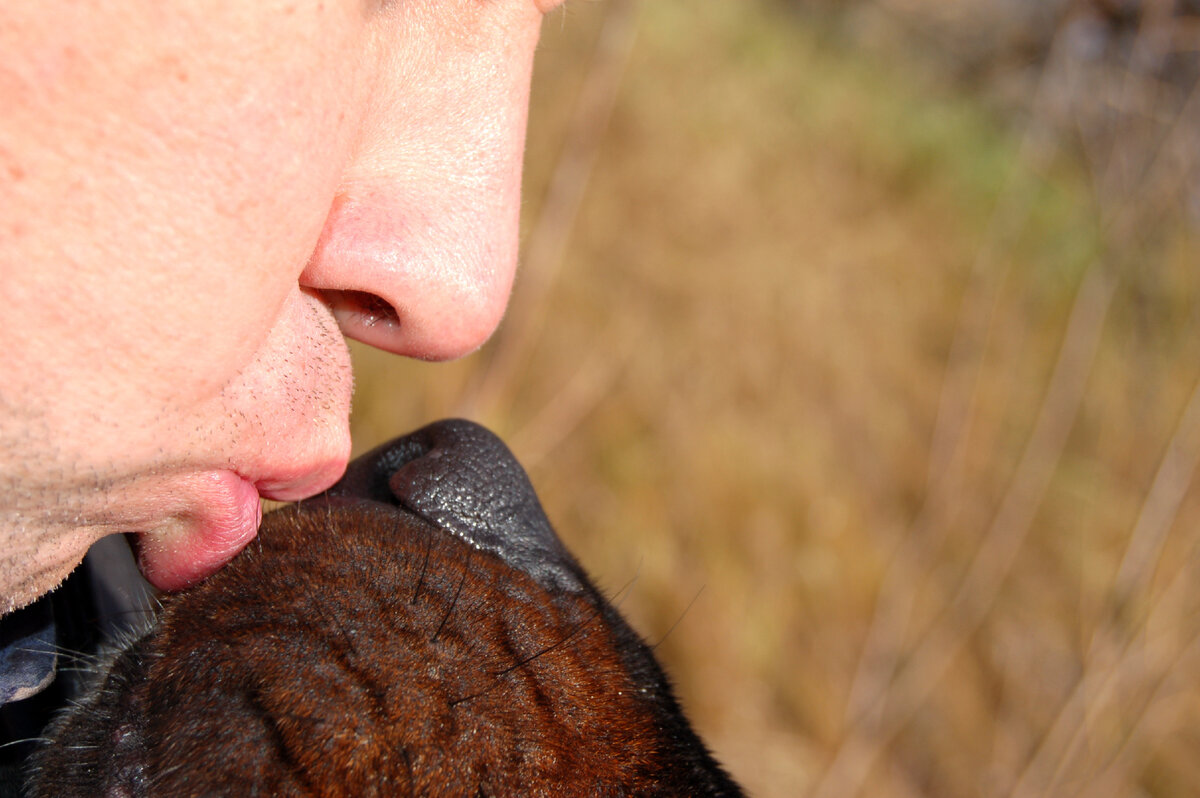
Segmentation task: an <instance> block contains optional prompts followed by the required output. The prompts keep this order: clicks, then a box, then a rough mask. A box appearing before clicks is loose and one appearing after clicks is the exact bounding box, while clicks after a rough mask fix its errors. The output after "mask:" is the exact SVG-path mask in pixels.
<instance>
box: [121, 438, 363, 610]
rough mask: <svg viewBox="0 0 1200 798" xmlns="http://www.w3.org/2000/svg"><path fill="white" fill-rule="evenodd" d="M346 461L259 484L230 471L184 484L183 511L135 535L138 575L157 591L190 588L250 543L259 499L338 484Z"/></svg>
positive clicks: (255, 530) (301, 495)
mask: <svg viewBox="0 0 1200 798" xmlns="http://www.w3.org/2000/svg"><path fill="white" fill-rule="evenodd" d="M345 463H346V460H345V458H338V459H335V460H330V461H328V462H327V463H325V464H322V465H320V466H315V467H311V468H298V469H294V470H293V471H292V472H291V473H287V474H279V473H276V474H273V475H272V476H271V477H269V478H265V479H262V480H258V481H251V480H250V479H248V478H246V477H243V476H241V475H240V474H237V473H236V472H234V471H229V470H218V471H213V472H209V473H206V474H202V475H199V476H198V477H197V478H196V479H195V480H194V481H193V482H192V484H191V485H189V490H188V493H189V494H190V496H189V499H188V503H187V504H188V509H186V510H184V511H182V512H179V513H177V514H175V515H174V517H173V518H172V520H171V522H170V523H169V524H167V525H166V528H165V529H163V530H159V531H156V532H152V533H148V534H143V535H141V536H139V540H138V544H137V549H138V565H139V567H140V568H141V570H142V574H143V575H144V576H145V577H146V579H147V580H149V581H150V583H151V584H153V585H154V586H155V587H157V588H158V589H160V590H167V591H171V590H179V589H182V588H185V587H187V586H189V585H192V584H195V583H196V582H198V581H200V580H201V579H204V578H205V577H207V576H209V575H210V574H212V573H214V572H215V571H217V570H218V569H219V568H221V566H223V565H225V563H227V562H229V560H231V559H233V557H234V556H235V555H237V553H238V552H240V551H241V550H242V549H243V548H245V546H246V544H247V543H249V542H250V541H251V540H253V539H254V536H255V535H256V534H257V533H258V526H259V524H260V523H261V522H262V504H261V502H260V501H259V500H260V498H266V499H272V500H277V501H292V500H294V499H300V498H304V497H306V496H311V495H312V494H314V493H319V492H321V491H323V490H325V489H326V488H328V487H329V486H330V485H332V484H334V483H335V482H337V480H338V478H339V477H340V476H341V475H342V472H343V471H344V470H345Z"/></svg>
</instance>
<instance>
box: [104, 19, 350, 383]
mask: <svg viewBox="0 0 1200 798" xmlns="http://www.w3.org/2000/svg"><path fill="white" fill-rule="evenodd" d="M329 5H330V6H334V7H336V6H339V5H344V4H329ZM321 7H322V8H323V7H324V6H321ZM313 8H316V5H315V4H314V5H313ZM312 13H316V12H312ZM335 22H336V24H330V25H329V29H330V32H329V33H328V34H327V35H325V36H323V37H318V35H317V34H316V33H314V32H312V31H308V27H316V26H317V25H318V24H319V23H318V21H316V20H313V21H311V22H310V23H309V24H308V26H300V28H299V30H297V29H290V30H288V31H286V32H277V33H275V34H273V35H267V33H266V32H264V31H257V32H254V34H253V35H251V34H250V33H244V36H245V38H246V39H247V40H249V41H252V42H253V43H254V45H255V47H253V48H247V49H246V51H245V52H242V53H239V54H236V55H234V54H232V53H230V52H221V51H219V50H215V49H208V50H205V49H204V48H203V47H198V46H189V47H188V48H187V49H185V48H184V47H183V46H182V45H181V46H180V48H179V49H178V51H177V50H174V49H170V48H167V49H166V50H165V51H164V52H163V53H160V54H159V56H158V58H157V62H156V68H155V69H154V70H153V72H154V74H157V75H161V76H163V77H162V79H161V80H159V81H158V82H156V83H155V84H154V85H153V86H152V87H150V88H149V89H148V90H146V91H144V92H142V93H140V94H139V101H137V102H135V101H134V100H133V99H132V98H127V99H128V103H132V104H126V105H125V106H123V107H126V108H127V114H126V115H125V120H126V121H127V124H126V125H125V128H124V130H123V131H122V139H121V140H120V141H115V142H109V144H110V145H111V146H110V147H109V153H110V155H111V156H112V162H113V163H115V164H117V165H118V166H117V168H116V169H114V171H115V172H118V174H116V175H114V179H113V181H112V183H111V184H110V186H109V188H108V191H106V192H105V193H106V195H107V197H108V199H109V200H110V201H109V202H108V203H106V205H105V207H103V208H100V209H98V210H99V213H100V214H101V215H107V216H108V218H109V220H108V222H107V223H106V224H104V225H102V226H101V229H103V230H105V231H106V238H107V240H105V241H103V242H102V246H103V247H104V250H105V252H104V253H103V255H102V257H101V258H99V259H98V260H105V261H108V262H110V263H114V262H116V263H119V262H120V261H121V258H120V254H121V253H131V254H132V255H133V259H132V262H131V263H130V265H129V266H128V268H127V269H126V271H127V276H126V279H124V280H120V279H119V278H118V279H117V280H114V279H113V277H114V274H113V272H111V271H109V272H108V274H107V276H106V278H105V280H104V282H103V284H102V285H99V286H97V290H96V292H95V293H96V295H97V296H100V297H106V296H112V295H113V284H114V282H115V283H118V284H121V285H123V286H124V296H123V300H124V301H123V302H117V303H110V304H109V306H108V307H107V308H105V307H104V306H103V305H101V304H99V303H97V305H96V306H95V307H96V312H98V313H99V314H101V315H102V316H103V315H107V316H108V318H107V319H105V320H101V322H100V324H101V326H102V328H104V329H109V330H112V331H114V333H116V334H118V335H120V334H121V333H122V332H123V333H124V337H123V340H117V341H115V342H114V347H115V348H116V349H118V350H123V351H125V352H128V353H129V355H130V357H131V360H132V361H133V362H136V363H139V364H143V365H144V366H145V367H146V368H145V371H146V374H147V375H148V376H151V375H158V376H159V377H160V380H159V385H160V387H161V389H162V390H163V391H164V392H167V394H164V395H163V396H162V397H161V398H167V399H174V400H177V401H188V400H197V401H199V400H203V399H205V398H207V397H208V396H210V395H211V394H212V393H213V392H215V391H218V390H220V389H221V387H222V386H223V384H224V383H225V382H226V381H227V380H228V379H229V377H230V375H232V374H236V373H237V372H238V371H240V370H241V369H242V368H244V367H245V365H246V364H247V363H248V361H249V360H250V359H251V358H252V357H253V356H254V355H255V354H256V352H257V351H258V350H259V348H260V347H261V346H262V345H263V344H264V342H265V340H266V337H267V335H268V334H269V332H270V330H271V329H272V327H273V326H274V325H276V324H277V323H278V322H279V319H280V316H281V314H282V312H283V305H284V302H285V300H286V298H287V297H288V295H289V293H290V292H292V291H294V290H295V287H296V281H297V277H298V276H299V274H300V273H301V271H302V270H303V268H304V265H305V263H306V261H307V259H308V257H309V255H310V254H311V252H312V249H313V247H314V245H315V242H316V240H317V238H318V236H319V234H320V230H321V228H322V224H323V220H324V217H325V215H326V213H327V211H328V208H329V203H330V201H331V199H332V197H333V195H334V194H335V192H336V190H337V185H338V181H339V178H340V175H341V173H342V171H343V170H344V168H345V165H346V163H347V161H348V160H349V158H350V157H351V155H352V151H353V147H354V136H355V131H356V130H357V127H358V124H359V121H360V120H359V115H360V113H361V110H360V109H361V108H362V107H363V105H364V104H365V100H364V98H365V96H366V92H367V88H368V87H367V86H366V81H365V74H366V73H367V72H368V70H367V69H366V66H367V64H366V62H367V61H368V60H369V57H370V53H369V49H365V48H364V47H363V46H362V39H363V37H362V36H360V35H359V34H361V31H359V30H357V29H356V28H355V25H354V24H352V22H353V21H348V20H337V21H335ZM228 24H230V23H228V21H226V22H224V23H222V25H228ZM214 25H216V23H214ZM232 29H235V30H236V29H237V28H232ZM339 31H340V32H341V33H342V35H341V36H340V38H338V37H337V34H338V32H339ZM318 39H319V41H318ZM235 43H236V42H235ZM180 53H189V54H193V53H194V54H195V55H190V56H189V57H184V56H182V55H181V54H180ZM168 64H169V65H170V68H169V69H168V68H167V65H168ZM122 177H124V178H125V179H124V180H122V179H121V178H122ZM90 221H93V222H94V218H93V219H92V220H90ZM90 229H92V230H95V229H96V225H95V224H92V225H90ZM172 392H174V393H175V394H176V395H175V396H171V395H169V394H170V393H172ZM186 394H190V396H189V395H186Z"/></svg>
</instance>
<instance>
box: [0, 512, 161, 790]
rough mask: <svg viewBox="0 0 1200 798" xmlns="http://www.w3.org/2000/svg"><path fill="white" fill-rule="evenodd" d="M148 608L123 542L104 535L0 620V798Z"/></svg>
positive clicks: (147, 591) (148, 593) (149, 596)
mask: <svg viewBox="0 0 1200 798" xmlns="http://www.w3.org/2000/svg"><path fill="white" fill-rule="evenodd" d="M154 601H155V599H154V590H153V588H151V587H150V585H149V584H148V583H147V582H146V581H145V580H144V579H143V578H142V576H141V574H140V573H139V572H138V569H137V565H136V563H135V562H134V559H133V554H132V552H131V551H130V549H129V545H128V543H127V542H126V541H125V539H124V537H122V536H120V535H110V536H109V537H106V538H103V539H102V540H100V541H98V542H97V543H96V544H95V545H94V546H92V548H91V549H90V550H89V551H88V554H87V556H86V557H85V558H84V561H83V563H81V564H80V566H79V567H78V568H76V569H75V571H74V572H72V574H71V575H70V576H69V577H67V579H66V580H65V581H64V582H63V583H62V585H60V586H59V587H58V588H57V589H55V590H54V591H53V592H51V593H48V594H47V595H45V596H42V597H41V598H40V599H38V600H37V601H35V602H34V603H33V604H31V605H29V606H28V607H25V608H23V609H21V610H18V611H16V612H14V613H10V614H8V615H5V616H4V617H3V618H0V798H8V797H9V796H18V795H20V794H21V773H22V770H23V767H24V763H25V759H26V758H27V757H28V756H29V754H30V753H32V751H33V750H34V748H35V747H36V743H37V738H38V737H39V736H40V735H41V733H42V729H43V728H44V727H45V726H46V724H47V723H48V722H49V721H50V720H51V719H52V718H53V717H54V715H55V713H56V712H58V710H60V709H61V708H62V707H63V706H65V705H66V704H67V702H68V701H70V700H71V699H73V698H75V697H76V696H77V695H78V693H79V689H80V685H81V683H82V681H83V680H84V678H85V677H86V675H87V666H88V664H90V663H91V662H94V661H95V657H96V655H97V653H98V652H99V651H100V649H101V647H102V646H103V645H104V643H105V641H107V640H111V639H112V638H114V637H117V636H120V635H122V634H128V633H130V632H131V631H133V630H136V629H138V628H140V625H142V624H144V623H145V621H146V619H147V618H148V616H149V614H150V613H151V611H152V607H153V606H154Z"/></svg>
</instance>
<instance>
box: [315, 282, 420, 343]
mask: <svg viewBox="0 0 1200 798" xmlns="http://www.w3.org/2000/svg"><path fill="white" fill-rule="evenodd" d="M321 296H322V298H323V299H324V300H325V302H326V303H327V304H328V305H329V307H330V309H331V310H332V311H333V315H334V318H336V319H337V321H338V324H340V325H341V326H342V330H343V331H344V332H347V334H351V333H349V332H348V327H350V326H353V327H357V328H360V329H362V328H365V329H372V328H376V327H382V328H383V329H385V330H393V329H399V327H400V317H399V316H398V315H397V314H396V309H395V308H394V307H392V304H391V303H390V302H388V301H387V300H386V299H384V298H383V297H381V296H379V295H377V294H372V293H370V292H369V291H342V290H334V289H323V290H322V291H321Z"/></svg>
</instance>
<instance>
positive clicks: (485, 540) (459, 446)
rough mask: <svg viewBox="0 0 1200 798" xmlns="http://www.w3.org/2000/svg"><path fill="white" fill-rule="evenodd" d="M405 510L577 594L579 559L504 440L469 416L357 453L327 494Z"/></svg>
mask: <svg viewBox="0 0 1200 798" xmlns="http://www.w3.org/2000/svg"><path fill="white" fill-rule="evenodd" d="M324 495H325V496H327V497H340V498H342V499H355V498H357V499H365V500H369V501H373V502H379V503H382V504H386V505H389V506H391V507H396V508H400V509H403V510H406V511H408V512H410V513H412V514H414V515H416V516H419V517H420V518H423V519H424V520H426V521H428V522H430V523H432V524H433V525H435V526H437V527H439V528H440V529H442V530H444V531H446V532H448V533H449V534H452V535H455V536H457V537H459V538H461V539H462V540H464V541H466V542H467V543H469V544H470V545H471V546H473V547H475V548H477V549H481V550H484V551H490V552H493V553H495V554H497V555H499V556H500V557H501V558H502V559H503V560H505V562H507V563H508V564H509V565H511V566H512V567H514V568H517V569H519V570H521V571H524V572H525V573H527V574H529V575H530V576H531V577H533V578H534V579H535V580H537V582H538V583H539V584H541V585H542V586H543V587H546V588H557V589H561V590H568V591H570V592H572V593H578V592H580V591H581V590H583V583H584V579H583V577H582V571H581V570H580V567H579V565H578V564H577V563H576V562H575V560H574V558H572V557H571V555H570V554H569V553H568V552H567V550H566V549H565V548H564V547H563V545H562V543H561V542H560V541H559V539H558V536H557V535H556V534H555V533H554V529H553V528H552V527H551V526H550V522H549V520H547V518H546V514H545V512H544V511H543V510H542V505H541V503H540V502H539V501H538V498H537V494H536V493H535V492H534V490H533V485H531V484H530V482H529V477H528V475H527V474H526V473H525V470H524V469H523V468H521V465H520V463H518V462H517V460H516V458H515V457H513V454H512V452H510V451H509V450H508V447H507V446H505V445H504V443H503V442H502V441H501V440H500V439H499V438H498V437H496V436H495V435H493V434H492V433H491V432H489V431H488V430H487V429H485V428H483V427H481V426H479V425H478V424H474V423H472V422H470V421H462V420H457V419H455V420H448V421H439V422H436V423H434V424H430V425H429V426H427V427H423V428H421V429H419V430H417V431H416V432H412V433H409V434H408V435H404V436H402V437H400V438H396V439H395V440H393V441H391V442H390V443H386V444H384V445H382V446H380V447H378V448H376V449H373V450H372V451H370V452H368V453H366V454H364V455H362V456H361V457H358V458H356V459H355V460H354V461H353V462H351V463H350V465H349V467H348V468H347V469H346V473H345V475H344V476H343V477H342V479H341V480H340V481H339V482H338V483H337V484H336V485H334V486H333V487H332V488H330V489H329V490H328V491H327V492H326V493H325V494H324Z"/></svg>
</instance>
